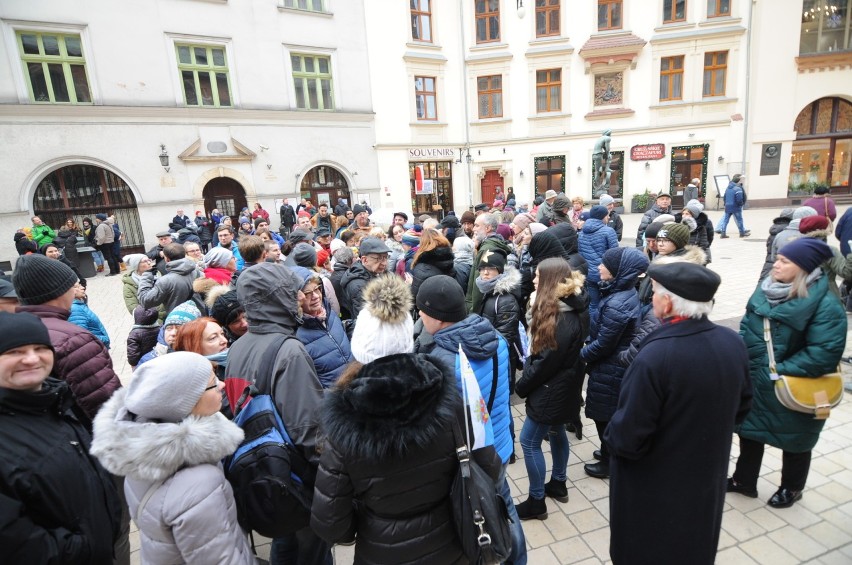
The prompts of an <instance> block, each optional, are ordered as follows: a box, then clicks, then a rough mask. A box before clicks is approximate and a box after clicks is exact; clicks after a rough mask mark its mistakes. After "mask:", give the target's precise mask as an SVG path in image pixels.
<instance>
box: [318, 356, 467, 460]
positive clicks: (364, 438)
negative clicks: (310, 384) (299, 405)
mask: <svg viewBox="0 0 852 565" xmlns="http://www.w3.org/2000/svg"><path fill="white" fill-rule="evenodd" d="M460 404H461V401H460V399H459V393H458V390H457V388H456V379H455V375H454V374H453V372H452V371H451V370H450V369H449V367H445V366H443V365H442V364H439V363H436V362H435V361H433V360H432V359H430V358H429V357H427V356H425V355H419V354H400V355H390V356H388V357H382V358H380V359H377V360H376V361H373V362H372V363H368V364H367V365H364V366H363V367H362V368H361V369H360V370H359V371H358V374H357V375H356V376H355V377H354V378H353V379H352V380H351V381H349V382H348V383H347V384H346V385H345V386H343V387H341V388H335V389H331V390H329V391H327V392H326V396H325V402H324V406H323V429H324V430H325V433H326V436H327V437H328V440H329V441H331V443H332V444H334V446H335V448H336V449H337V450H338V451H340V452H341V453H343V454H344V456H345V457H357V458H364V459H371V458H374V459H387V458H391V457H402V456H404V454H405V453H406V450H407V449H408V448H409V447H411V446H415V445H419V446H423V445H428V444H429V443H431V442H432V441H433V440H434V439H435V438H436V437H438V435H439V434H441V433H442V431H443V430H445V429H446V426H447V424H448V423H449V422H451V421H452V419H453V418H456V417H457V416H456V410H457V409H458V408H459V406H460Z"/></svg>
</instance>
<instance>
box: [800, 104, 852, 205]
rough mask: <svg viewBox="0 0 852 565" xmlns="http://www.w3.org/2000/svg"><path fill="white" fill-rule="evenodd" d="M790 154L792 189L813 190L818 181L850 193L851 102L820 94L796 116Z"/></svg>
mask: <svg viewBox="0 0 852 565" xmlns="http://www.w3.org/2000/svg"><path fill="white" fill-rule="evenodd" d="M795 128H796V141H794V142H793V153H792V156H791V158H790V181H789V189H790V190H804V191H808V192H812V191H813V189H814V187H816V186H817V185H827V186H829V187H831V192H832V193H833V194H849V191H850V188H849V186H850V180H852V167H850V163H851V162H852V103H850V102H848V101H846V100H844V99H842V98H820V99H819V100H817V101H815V102H812V103H810V104H808V105H807V106H806V107H805V109H804V110H802V111H801V112H800V113H799V115H798V117H797V118H796V126H795Z"/></svg>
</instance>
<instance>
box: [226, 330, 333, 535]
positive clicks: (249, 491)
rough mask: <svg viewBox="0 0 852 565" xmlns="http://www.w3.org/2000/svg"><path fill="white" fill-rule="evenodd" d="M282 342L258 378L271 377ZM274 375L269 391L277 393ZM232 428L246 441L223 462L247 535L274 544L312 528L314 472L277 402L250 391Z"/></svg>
mask: <svg viewBox="0 0 852 565" xmlns="http://www.w3.org/2000/svg"><path fill="white" fill-rule="evenodd" d="M289 337H292V336H281V339H280V340H276V341H275V342H274V343H272V344H270V346H269V348H268V349H267V350H266V352H265V353H264V354H263V358H262V359H261V363H260V372H259V373H258V375H266V374H271V372H272V365H273V363H274V362H275V357H276V355H277V354H278V351H279V349H280V348H281V346H282V345H283V344H284V342H285V341H286V340H287V339H288V338H289ZM274 380H275V379H274V375H273V376H272V377H271V378H270V391H271V390H274V388H275V382H274ZM234 413H235V416H234V423H236V424H237V425H238V426H240V427H241V428H242V429H243V432H245V439H244V440H243V442H242V443H240V445H239V447H238V448H237V450H236V451H235V452H234V454H233V455H231V456H230V457H228V458H226V459H225V476H226V477H227V478H228V481H229V482H230V483H231V486H232V487H233V489H234V501H235V502H236V506H237V518H238V520H239V522H240V525H241V526H242V527H243V528H244V529H246V530H248V531H252V530H254V531H256V532H258V533H259V534H261V535H263V536H266V537H269V538H276V537H281V536H283V535H286V534H290V533H293V532H296V531H298V530H301V529H302V528H304V527H306V526H307V525H308V524H309V523H310V519H311V502H312V500H313V493H314V481H315V479H316V469H315V468H314V467H313V466H312V465H311V464H310V462H309V461H308V460H307V459H306V458H305V457H304V455H302V453H301V451H300V449H299V448H298V447H297V446H295V445H294V444H293V441H292V440H291V439H290V436H289V435H288V434H287V430H286V428H285V427H284V422H283V420H282V419H281V416H280V415H279V414H278V410H277V409H276V407H275V402H274V401H273V399H272V396H270V395H269V394H259V391H258V390H257V388H256V387H255V386H254V385H251V386H247V387H246V388H245V390H244V391H243V394H242V396H241V397H240V399H239V400H238V401H237V403H236V407H235V411H234Z"/></svg>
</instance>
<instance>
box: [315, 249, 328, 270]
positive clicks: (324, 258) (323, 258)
mask: <svg viewBox="0 0 852 565" xmlns="http://www.w3.org/2000/svg"><path fill="white" fill-rule="evenodd" d="M330 258H331V251H330V250H328V249H320V250H319V251H317V267H322V266H323V265H325V264H326V263H327V262H328V260H329V259H330Z"/></svg>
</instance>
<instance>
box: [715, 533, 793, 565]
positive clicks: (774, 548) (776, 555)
mask: <svg viewBox="0 0 852 565" xmlns="http://www.w3.org/2000/svg"><path fill="white" fill-rule="evenodd" d="M739 547H740V549H742V550H743V551H744V552H746V553H747V554H748V555H749V556H750V557H751V558H752V559H753V560H754V561H756V562H757V563H761V564H762V565H796V564H797V563H799V559H798V558H796V557H795V556H793V555H791V554H790V553H789V552H788V551H787V550H786V549H785V548H783V547H781V546H780V545H778V544H777V543H776V542H775V541H773V540H772V539H770V538H768V537H765V536H761V537H758V538H754V539H752V540H749V541H747V542H745V543H743V544H741V545H740V546H739ZM720 559H721V556H717V559H716V561H717V562H718V563H726V561H721V560H720Z"/></svg>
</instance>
